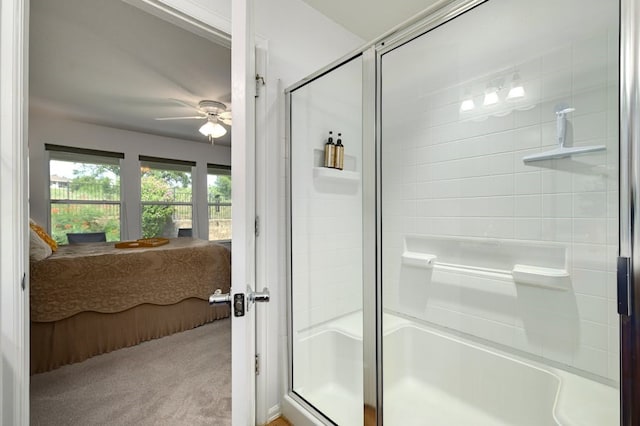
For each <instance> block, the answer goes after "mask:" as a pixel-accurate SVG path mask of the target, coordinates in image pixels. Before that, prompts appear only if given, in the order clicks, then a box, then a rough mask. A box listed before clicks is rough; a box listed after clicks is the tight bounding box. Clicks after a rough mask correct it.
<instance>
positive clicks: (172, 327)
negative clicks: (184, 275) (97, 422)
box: [31, 298, 230, 374]
mask: <svg viewBox="0 0 640 426" xmlns="http://www.w3.org/2000/svg"><path fill="white" fill-rule="evenodd" d="M229 312H230V309H229V306H228V305H226V304H225V305H223V306H210V305H209V303H208V301H206V300H202V299H198V298H189V299H185V300H183V301H181V302H178V303H175V304H173V305H166V306H161V305H152V304H142V305H138V306H136V307H133V308H131V309H128V310H126V311H123V312H118V313H113V314H104V313H99V312H81V313H79V314H76V315H74V316H72V317H69V318H65V319H63V320H60V321H52V322H32V323H31V374H36V373H43V372H45V371H49V370H53V369H55V368H58V367H61V366H63V365H66V364H72V363H75V362H80V361H84V360H85V359H87V358H90V357H92V356H95V355H100V354H103V353H106V352H111V351H113V350H116V349H120V348H124V347H127V346H134V345H137V344H138V343H141V342H144V341H146V340H151V339H156V338H158V337H163V336H168V335H170V334H173V333H177V332H180V331H185V330H189V329H192V328H195V327H198V326H200V325H203V324H206V323H208V322H212V321H215V320H217V319H221V318H227V317H228V316H229Z"/></svg>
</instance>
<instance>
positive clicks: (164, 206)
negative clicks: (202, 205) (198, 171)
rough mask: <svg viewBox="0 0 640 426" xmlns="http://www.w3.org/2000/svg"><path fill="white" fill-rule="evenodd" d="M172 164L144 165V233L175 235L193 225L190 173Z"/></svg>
mask: <svg viewBox="0 0 640 426" xmlns="http://www.w3.org/2000/svg"><path fill="white" fill-rule="evenodd" d="M171 167H172V165H162V167H151V166H150V165H149V164H143V165H142V167H141V179H140V184H141V188H140V197H141V200H142V236H143V237H144V238H153V237H165V238H173V237H176V236H177V235H178V230H179V229H180V228H192V220H193V205H192V204H191V200H192V192H193V191H192V187H191V173H190V172H187V171H184V170H180V169H177V168H176V169H172V168H171Z"/></svg>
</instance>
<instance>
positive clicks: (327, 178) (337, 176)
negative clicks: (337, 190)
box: [313, 167, 360, 184]
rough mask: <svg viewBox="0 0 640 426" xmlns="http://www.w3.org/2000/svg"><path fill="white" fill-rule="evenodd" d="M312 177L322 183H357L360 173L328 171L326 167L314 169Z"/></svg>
mask: <svg viewBox="0 0 640 426" xmlns="http://www.w3.org/2000/svg"><path fill="white" fill-rule="evenodd" d="M313 177H314V178H315V179H318V180H320V181H324V182H333V183H354V184H355V183H358V182H360V173H358V172H354V171H351V170H338V169H330V168H328V167H314V168H313Z"/></svg>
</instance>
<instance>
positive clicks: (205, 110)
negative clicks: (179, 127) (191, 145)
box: [156, 99, 231, 142]
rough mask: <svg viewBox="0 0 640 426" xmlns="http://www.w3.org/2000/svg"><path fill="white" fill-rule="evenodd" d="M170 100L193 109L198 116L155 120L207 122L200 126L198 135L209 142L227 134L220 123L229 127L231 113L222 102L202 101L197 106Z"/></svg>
mask: <svg viewBox="0 0 640 426" xmlns="http://www.w3.org/2000/svg"><path fill="white" fill-rule="evenodd" d="M171 100H172V101H174V102H177V103H179V104H182V105H184V106H187V107H189V108H193V109H195V110H196V111H197V112H198V114H199V115H193V116H188V117H160V118H156V120H159V121H167V120H207V121H206V122H205V123H204V124H203V125H202V126H200V129H199V130H200V133H202V134H203V135H205V136H207V137H209V141H210V142H213V139H215V138H219V137H222V136H224V135H225V134H226V133H227V129H225V128H224V127H223V126H222V125H221V124H220V122H222V123H224V124H226V125H228V126H231V111H227V106H226V105H225V104H223V103H222V102H218V101H209V100H204V101H200V102H198V105H192V104H190V103H188V102H185V101H181V100H179V99H171Z"/></svg>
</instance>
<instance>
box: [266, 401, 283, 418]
mask: <svg viewBox="0 0 640 426" xmlns="http://www.w3.org/2000/svg"><path fill="white" fill-rule="evenodd" d="M281 415H282V408H281V407H280V404H276V405H274V406H273V407H271V408H269V411H268V412H267V419H268V420H267V423H271V422H272V421H274V420H275V419H277V418H278V417H280V416H281Z"/></svg>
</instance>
